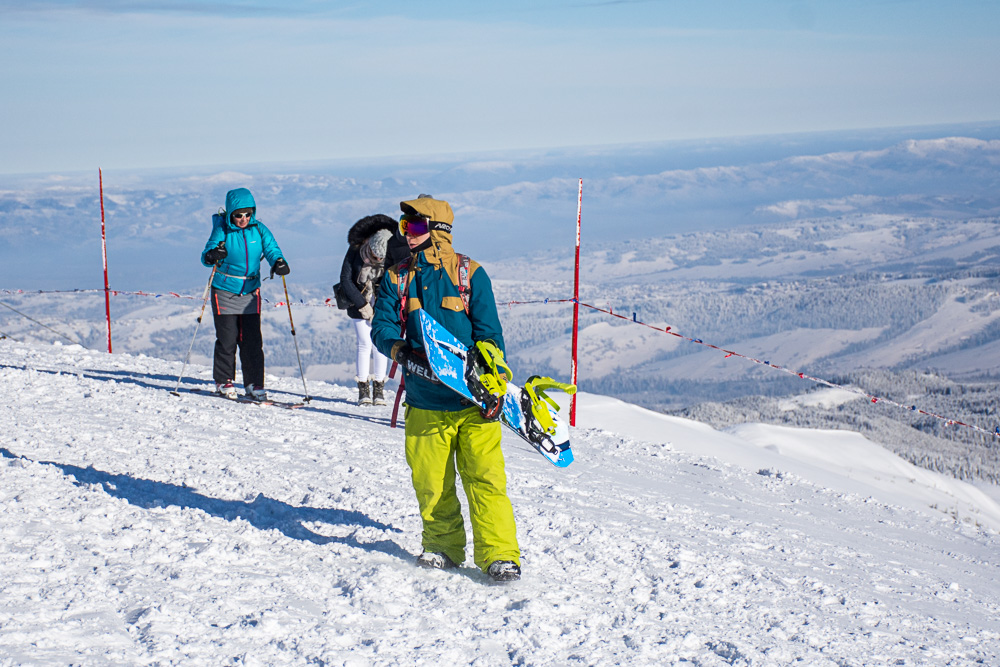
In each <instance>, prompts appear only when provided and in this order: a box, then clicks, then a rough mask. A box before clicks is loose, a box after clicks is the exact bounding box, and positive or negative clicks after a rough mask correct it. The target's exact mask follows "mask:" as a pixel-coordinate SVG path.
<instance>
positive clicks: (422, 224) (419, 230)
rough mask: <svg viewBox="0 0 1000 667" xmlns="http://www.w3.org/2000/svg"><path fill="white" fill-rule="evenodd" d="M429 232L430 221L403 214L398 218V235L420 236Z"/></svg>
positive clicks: (417, 216)
mask: <svg viewBox="0 0 1000 667" xmlns="http://www.w3.org/2000/svg"><path fill="white" fill-rule="evenodd" d="M428 231H430V220H428V219H427V218H424V217H422V216H419V215H408V214H404V215H402V216H400V218H399V233H400V234H403V235H404V236H405V235H407V234H409V235H410V236H421V235H423V234H426V233H427V232H428Z"/></svg>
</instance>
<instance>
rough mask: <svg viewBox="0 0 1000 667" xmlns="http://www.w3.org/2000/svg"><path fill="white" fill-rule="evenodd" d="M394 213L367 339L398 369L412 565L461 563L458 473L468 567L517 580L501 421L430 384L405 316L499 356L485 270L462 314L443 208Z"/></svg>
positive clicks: (423, 203)
mask: <svg viewBox="0 0 1000 667" xmlns="http://www.w3.org/2000/svg"><path fill="white" fill-rule="evenodd" d="M400 209H401V210H402V211H403V215H402V216H401V218H400V232H401V233H403V235H404V236H405V238H406V241H407V243H408V244H409V246H410V258H409V259H408V260H404V261H403V262H401V263H400V264H397V265H396V266H394V267H392V268H391V269H389V270H388V272H387V273H386V276H385V278H384V279H383V280H382V284H381V287H380V291H379V296H378V299H377V300H376V302H375V315H374V318H373V319H372V341H373V342H374V343H375V346H376V347H377V348H378V349H379V350H380V351H381V352H382V353H383V354H385V355H387V356H389V357H391V358H392V359H394V360H396V361H398V362H399V363H400V365H401V366H402V368H403V371H404V380H405V384H406V415H405V419H406V461H407V463H408V464H409V466H410V469H411V472H412V481H413V488H414V491H415V492H416V495H417V503H418V505H419V507H420V516H421V519H422V520H423V534H422V546H423V553H422V554H421V555H420V557H419V558H418V559H417V564H418V565H421V566H423V567H435V568H450V567H456V566H457V565H460V564H461V563H462V562H463V561H464V560H465V546H466V539H465V526H464V523H463V520H462V508H461V505H460V503H459V500H458V494H457V492H456V485H455V474H456V471H457V473H458V474H459V475H460V476H461V478H462V486H463V487H464V489H465V494H466V497H467V499H468V501H469V518H470V520H471V523H472V535H473V558H474V561H475V563H476V565H477V566H479V567H480V568H481V569H482V570H483V571H484V572H486V573H487V574H488V575H490V576H491V577H492V578H493V579H495V580H498V581H507V580H511V579H518V578H520V575H521V567H520V566H521V561H520V549H519V547H518V544H517V535H516V526H515V523H514V510H513V508H512V506H511V503H510V500H509V499H508V497H507V476H506V472H505V470H504V459H503V452H502V451H501V449H500V423H499V422H497V421H491V420H487V419H485V418H484V417H483V416H482V414H481V413H480V409H479V407H478V406H475V405H472V404H471V403H470V402H469V401H466V400H465V399H464V398H463V397H462V396H460V395H459V394H457V393H456V392H454V391H452V390H451V389H449V388H448V387H446V386H444V385H442V384H440V383H438V382H436V381H435V379H434V378H433V375H432V374H431V373H430V371H429V368H428V367H427V366H426V359H425V358H424V359H423V360H422V359H421V357H422V356H424V355H423V352H422V348H423V346H422V344H421V336H420V326H419V323H418V322H417V317H416V315H415V314H414V311H415V310H417V309H418V308H423V309H424V310H426V311H427V313H428V314H429V315H430V316H431V317H433V318H434V319H436V320H437V321H438V322H440V323H441V324H442V325H444V327H445V328H446V329H448V331H450V332H451V333H452V334H454V335H455V337H456V338H458V339H459V340H460V341H462V342H463V343H464V344H465V345H467V346H470V347H471V346H472V345H473V343H474V342H476V341H490V342H492V343H493V344H494V345H496V346H497V347H498V348H499V349H500V350H501V351H503V350H504V340H503V329H502V327H501V326H500V317H499V315H498V313H497V306H496V300H495V297H494V296H493V286H492V283H491V282H490V278H489V276H488V275H487V274H486V271H485V269H483V268H482V267H481V266H480V265H479V264H478V263H477V262H475V261H471V260H470V261H469V264H468V281H467V282H465V283H464V284H466V285H468V286H469V288H470V290H469V293H468V294H467V297H468V307H467V308H466V302H465V300H464V299H463V296H462V293H461V290H460V289H459V287H460V285H462V284H463V282H462V280H461V279H460V277H459V271H460V270H461V267H460V262H459V258H458V256H457V255H456V253H455V251H454V249H453V248H452V244H451V242H452V236H451V231H452V225H453V222H454V215H453V213H452V210H451V206H450V205H449V204H448V202H446V201H440V200H436V199H432V198H430V197H425V196H421V197H419V198H417V199H414V200H410V201H404V202H401V203H400ZM404 319H405V327H404Z"/></svg>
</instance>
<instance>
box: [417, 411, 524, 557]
mask: <svg viewBox="0 0 1000 667" xmlns="http://www.w3.org/2000/svg"><path fill="white" fill-rule="evenodd" d="M406 462H407V463H408V464H409V466H410V470H411V471H412V473H413V489H414V491H416V493H417V504H418V505H419V506H420V518H421V519H423V522H424V530H423V540H422V542H423V549H424V551H436V552H440V553H443V554H445V555H446V556H448V558H450V559H451V560H453V561H454V562H455V563H458V564H461V563H462V562H463V561H464V560H465V524H464V523H463V521H462V506H461V505H460V504H459V501H458V494H457V492H456V490H455V471H456V469H457V471H458V474H459V475H460V476H461V478H462V486H463V488H464V489H465V496H466V498H467V499H468V501H469V518H470V519H471V521H472V549H473V558H474V561H475V563H476V565H478V566H479V567H480V568H481V569H483V570H485V569H486V568H487V567H489V564H490V563H492V562H493V561H495V560H512V561H514V562H515V563H517V564H518V565H520V564H521V551H520V549H518V546H517V531H516V528H515V526H514V509H513V507H511V504H510V499H509V498H507V473H506V472H505V470H504V459H503V452H502V451H501V450H500V422H490V421H486V420H485V419H483V418H482V416H481V415H480V414H479V408H476V407H472V408H469V409H467V410H461V411H459V412H442V411H439V410H421V409H419V408H414V407H409V406H408V407H407V408H406Z"/></svg>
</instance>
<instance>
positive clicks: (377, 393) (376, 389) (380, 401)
mask: <svg viewBox="0 0 1000 667" xmlns="http://www.w3.org/2000/svg"><path fill="white" fill-rule="evenodd" d="M384 387H385V383H384V382H379V381H378V380H374V379H373V380H372V403H373V404H374V405H385V394H384V393H383V391H382V389H383V388H384Z"/></svg>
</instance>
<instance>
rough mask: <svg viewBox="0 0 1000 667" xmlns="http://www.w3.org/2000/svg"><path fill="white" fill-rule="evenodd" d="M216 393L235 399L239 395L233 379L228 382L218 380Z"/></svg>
mask: <svg viewBox="0 0 1000 667" xmlns="http://www.w3.org/2000/svg"><path fill="white" fill-rule="evenodd" d="M215 393H216V394H218V395H219V396H222V397H223V398H228V399H230V400H233V401H235V400H236V399H237V398H238V397H239V394H238V393H237V392H236V385H234V384H233V381H232V380H229V381H228V382H216V383H215Z"/></svg>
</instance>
